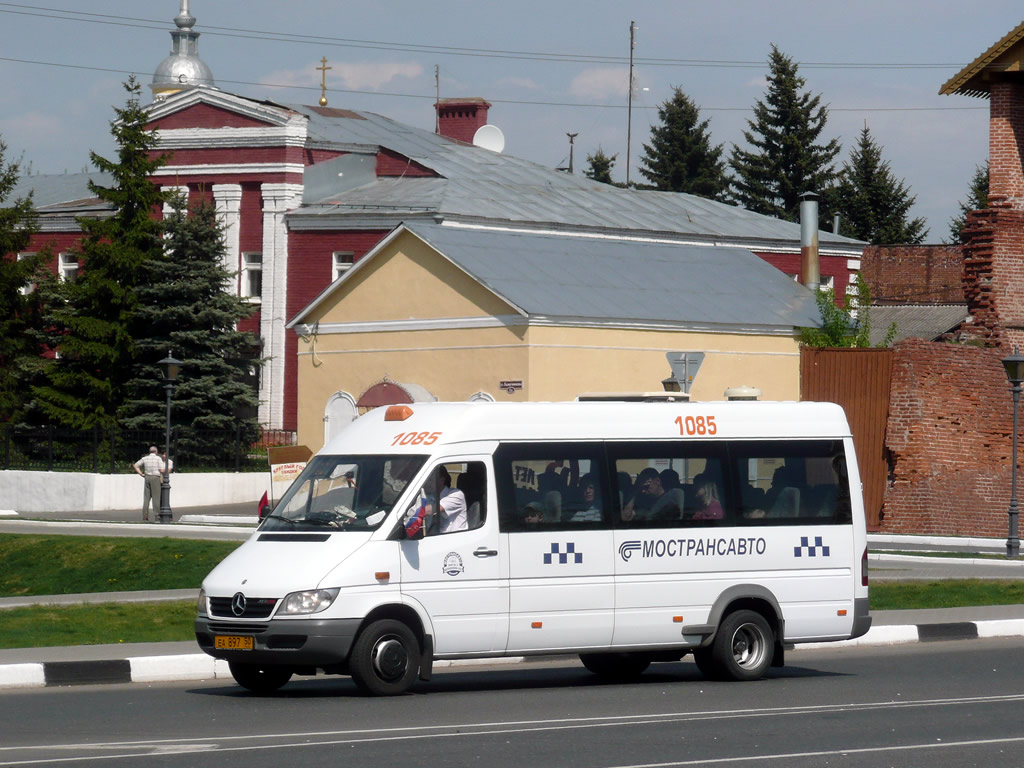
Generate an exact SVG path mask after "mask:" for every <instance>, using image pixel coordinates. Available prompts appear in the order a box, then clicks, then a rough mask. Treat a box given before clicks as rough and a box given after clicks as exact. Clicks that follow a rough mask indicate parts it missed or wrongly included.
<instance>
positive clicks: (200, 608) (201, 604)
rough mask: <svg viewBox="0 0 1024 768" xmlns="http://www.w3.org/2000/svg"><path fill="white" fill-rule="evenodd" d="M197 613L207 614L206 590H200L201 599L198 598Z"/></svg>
mask: <svg viewBox="0 0 1024 768" xmlns="http://www.w3.org/2000/svg"><path fill="white" fill-rule="evenodd" d="M196 613H198V614H199V615H200V616H205V615H206V590H205V589H200V590H199V599H198V600H196Z"/></svg>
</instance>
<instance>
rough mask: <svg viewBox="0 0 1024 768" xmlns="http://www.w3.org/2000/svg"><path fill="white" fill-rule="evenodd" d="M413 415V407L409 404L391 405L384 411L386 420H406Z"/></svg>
mask: <svg viewBox="0 0 1024 768" xmlns="http://www.w3.org/2000/svg"><path fill="white" fill-rule="evenodd" d="M410 416H412V408H410V407H409V406H408V405H389V406H388V409H387V410H386V411H384V421H405V420H406V419H408V418H409V417H410Z"/></svg>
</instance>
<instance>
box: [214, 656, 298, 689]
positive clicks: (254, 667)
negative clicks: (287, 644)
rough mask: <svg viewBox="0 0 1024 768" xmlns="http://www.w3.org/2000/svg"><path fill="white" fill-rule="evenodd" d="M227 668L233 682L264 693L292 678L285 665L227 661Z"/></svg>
mask: <svg viewBox="0 0 1024 768" xmlns="http://www.w3.org/2000/svg"><path fill="white" fill-rule="evenodd" d="M228 669H230V670H231V676H232V677H233V678H235V682H236V683H238V684H239V685H240V686H242V687H243V688H245V689H246V690H249V691H252V692H253V693H258V694H262V695H266V694H268V693H273V692H274V691H276V690H277V689H278V688H280V687H281V686H282V685H284V684H285V683H287V682H288V681H289V680H291V679H292V671H291V670H290V669H288V668H287V667H274V666H262V665H260V664H239V663H236V662H234V661H229V662H228Z"/></svg>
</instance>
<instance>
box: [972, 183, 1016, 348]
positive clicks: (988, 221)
mask: <svg viewBox="0 0 1024 768" xmlns="http://www.w3.org/2000/svg"><path fill="white" fill-rule="evenodd" d="M989 203H990V207H989V208H986V209H985V210H982V211H972V212H971V213H969V214H968V215H967V225H966V226H965V227H964V234H965V235H966V236H967V243H966V244H965V245H964V279H963V284H964V298H965V299H966V300H967V310H968V312H969V314H970V315H971V319H970V321H969V322H967V323H964V325H962V326H961V328H960V330H959V331H958V332H957V333H956V334H955V338H956V339H957V340H960V341H967V340H973V341H975V342H977V343H980V344H984V345H986V346H1000V345H1001V346H1002V347H1003V348H1004V349H1011V348H1012V347H1014V346H1020V347H1024V211H1022V210H1018V209H1016V208H1013V207H1012V205H1011V203H1010V202H1009V201H1007V200H1006V199H1005V198H1002V197H999V198H994V199H990V200H989Z"/></svg>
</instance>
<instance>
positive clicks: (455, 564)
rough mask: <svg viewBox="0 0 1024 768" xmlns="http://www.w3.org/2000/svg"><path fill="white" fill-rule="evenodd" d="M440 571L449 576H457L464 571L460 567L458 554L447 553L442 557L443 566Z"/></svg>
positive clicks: (462, 567)
mask: <svg viewBox="0 0 1024 768" xmlns="http://www.w3.org/2000/svg"><path fill="white" fill-rule="evenodd" d="M441 570H442V571H444V572H445V573H446V574H448V575H449V576H458V575H459V574H460V573H462V572H463V571H464V570H466V569H465V567H464V566H463V565H462V558H461V557H459V553H458V552H449V553H448V554H447V555H445V556H444V565H442V566H441Z"/></svg>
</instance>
